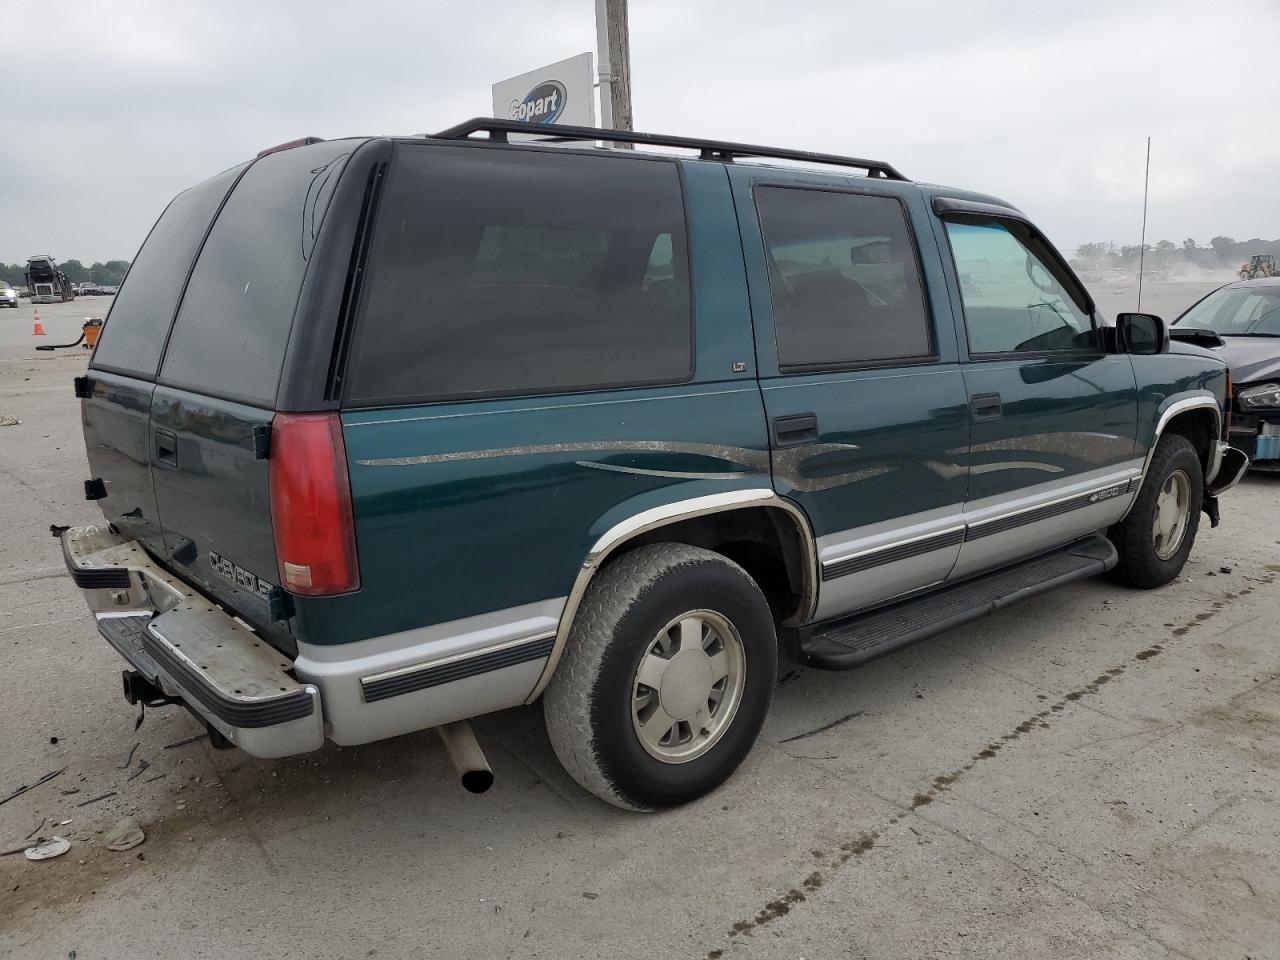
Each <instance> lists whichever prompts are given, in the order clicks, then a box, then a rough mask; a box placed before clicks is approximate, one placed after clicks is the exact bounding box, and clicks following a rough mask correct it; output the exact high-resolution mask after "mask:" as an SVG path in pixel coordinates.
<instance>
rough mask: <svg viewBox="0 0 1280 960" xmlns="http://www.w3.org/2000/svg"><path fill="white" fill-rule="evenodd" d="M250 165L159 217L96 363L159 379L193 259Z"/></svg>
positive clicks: (187, 195)
mask: <svg viewBox="0 0 1280 960" xmlns="http://www.w3.org/2000/svg"><path fill="white" fill-rule="evenodd" d="M245 166H246V165H245V164H243V163H242V164H240V166H238V167H232V168H231V169H230V170H226V171H224V172H222V173H220V174H218V175H217V176H216V177H212V178H210V179H208V180H206V181H205V182H204V183H202V184H199V185H198V186H194V187H192V188H191V189H190V190H187V191H186V192H184V193H180V194H178V196H177V197H175V198H174V200H173V201H172V202H171V203H170V204H169V206H168V208H167V209H166V210H165V212H164V213H162V214H161V215H160V219H159V220H158V221H156V225H155V226H154V227H152V229H151V233H150V234H149V235H148V236H147V239H146V240H145V241H143V244H142V249H141V250H139V251H138V255H137V256H136V257H134V259H133V265H132V266H131V267H130V268H129V276H128V282H127V283H125V284H124V286H122V287H121V288H120V292H119V294H117V296H116V299H115V301H114V302H113V303H112V305H111V312H110V313H109V314H107V325H106V326H105V327H104V328H103V330H102V336H101V338H100V339H99V340H98V348H97V350H96V351H95V352H94V355H93V365H94V366H95V367H103V368H108V369H111V370H117V371H119V372H121V373H127V374H133V375H135V376H140V377H145V378H147V379H152V378H154V377H155V375H156V367H157V366H158V365H159V363H160V353H161V351H163V350H164V339H165V337H166V336H167V335H168V333H169V325H170V324H171V323H173V313H174V311H175V310H176V309H177V307H178V297H179V296H181V295H182V285H183V284H184V283H186V280H187V274H189V273H190V272H191V262H192V261H193V260H195V258H196V253H197V252H198V251H199V249H200V241H201V240H203V239H204V235H205V231H207V230H208V229H209V222H210V221H211V220H213V216H214V214H215V213H217V212H218V205H219V204H221V203H222V198H223V197H225V196H226V195H227V191H228V190H229V189H231V185H232V184H233V183H235V180H236V177H238V176H239V175H240V173H241V172H242V171H243V170H244V168H245ZM41 265H42V266H46V267H47V264H41ZM36 266H37V264H36V263H35V262H34V261H33V262H32V267H33V268H34V267H36Z"/></svg>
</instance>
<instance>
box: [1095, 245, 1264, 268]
mask: <svg viewBox="0 0 1280 960" xmlns="http://www.w3.org/2000/svg"><path fill="white" fill-rule="evenodd" d="M1143 253H1144V248H1143V247H1142V246H1140V245H1139V244H1136V243H1135V244H1132V245H1117V244H1114V243H1082V244H1080V246H1079V247H1077V248H1076V252H1075V256H1074V257H1072V258H1071V265H1072V266H1073V267H1075V268H1076V269H1077V270H1108V269H1122V270H1133V271H1137V269H1138V260H1139V258H1140V256H1141V255H1142V254H1143ZM1268 253H1269V254H1272V255H1273V256H1275V257H1280V240H1259V239H1256V238H1255V239H1253V240H1233V239H1232V238H1231V237H1214V238H1213V239H1212V240H1210V241H1209V245H1208V246H1207V247H1202V246H1200V245H1199V244H1198V243H1196V241H1195V240H1193V239H1191V238H1190V237H1188V238H1187V239H1186V240H1183V241H1182V243H1180V244H1175V243H1173V242H1172V241H1170V240H1161V241H1160V242H1159V243H1155V244H1151V243H1148V244H1147V245H1146V247H1145V257H1144V258H1143V259H1144V260H1145V267H1146V269H1148V270H1157V271H1158V270H1166V271H1177V270H1180V269H1186V268H1188V267H1189V268H1192V269H1201V270H1222V269H1227V268H1229V269H1231V270H1235V269H1237V268H1238V267H1239V266H1240V264H1242V263H1244V262H1245V261H1246V260H1248V259H1249V257H1251V256H1255V255H1257V254H1268Z"/></svg>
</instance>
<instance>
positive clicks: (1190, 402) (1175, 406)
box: [1142, 390, 1222, 486]
mask: <svg viewBox="0 0 1280 960" xmlns="http://www.w3.org/2000/svg"><path fill="white" fill-rule="evenodd" d="M1201 409H1204V410H1212V411H1213V419H1214V423H1215V424H1216V428H1215V429H1214V431H1213V437H1212V438H1211V442H1210V445H1209V463H1208V464H1206V465H1205V472H1204V482H1205V486H1208V485H1209V483H1210V482H1212V481H1213V479H1214V477H1216V476H1217V475H1218V470H1219V469H1220V467H1221V465H1222V450H1221V448H1220V446H1219V443H1218V441H1219V440H1221V439H1222V406H1221V405H1220V404H1219V402H1218V398H1217V397H1215V396H1214V395H1213V394H1212V393H1210V392H1209V391H1208V390H1197V391H1195V392H1194V393H1186V394H1174V395H1173V396H1172V397H1169V398H1167V399H1166V400H1165V402H1164V403H1163V404H1161V406H1160V419H1159V420H1158V421H1156V432H1155V434H1154V435H1153V436H1152V437H1151V446H1150V447H1148V448H1147V455H1146V456H1145V457H1144V458H1143V461H1142V476H1143V477H1144V478H1145V477H1146V475H1147V468H1148V467H1150V466H1151V458H1152V457H1153V456H1155V452H1156V444H1158V443H1159V442H1160V437H1161V435H1162V434H1163V433H1164V429H1165V427H1167V426H1168V425H1169V422H1170V421H1171V420H1173V419H1174V418H1175V417H1177V416H1180V415H1181V414H1184V413H1187V412H1189V411H1191V410H1201Z"/></svg>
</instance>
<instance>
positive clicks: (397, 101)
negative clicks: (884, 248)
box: [0, 0, 1280, 263]
mask: <svg viewBox="0 0 1280 960" xmlns="http://www.w3.org/2000/svg"><path fill="white" fill-rule="evenodd" d="M37 12H40V13H41V14H42V15H43V16H44V17H45V18H47V19H45V20H43V21H40V22H38V21H37V19H36V17H37ZM593 16H594V13H593V2H592V0H540V2H529V0H524V2H520V3H517V2H513V0H479V2H474V3H461V2H457V0H452V2H437V0H416V2H408V0H405V2H389V0H358V2H352V0H342V2H337V0H309V2H292V0H289V2H285V0H270V2H264V0H254V2H249V3H242V2H238V0H219V2H207V3H205V2H194V0H183V2H179V3H175V2H156V3H150V2H130V0H95V2H85V3H79V2H73V0H59V2H58V3H56V4H39V3H32V2H29V0H0V25H3V27H4V34H3V35H4V40H3V43H4V45H5V47H6V49H4V50H3V51H0V76H3V77H4V78H5V82H4V89H5V91H6V93H7V96H6V98H5V103H6V111H5V114H6V115H5V116H4V117H3V125H2V126H0V260H5V261H9V262H13V261H23V260H25V259H26V258H27V257H28V256H30V255H31V254H33V253H50V254H53V255H54V256H55V257H57V258H59V259H69V258H72V257H77V258H79V259H81V260H83V261H84V262H86V263H88V262H91V261H93V260H107V259H112V258H131V257H132V256H133V254H134V252H135V251H136V250H137V247H138V245H139V244H140V243H141V241H142V239H143V237H144V236H145V234H146V231H147V230H148V228H149V227H150V226H151V224H152V222H153V221H154V220H155V218H156V217H157V216H158V215H159V213H160V211H161V210H162V209H163V207H164V205H165V203H166V202H167V201H168V200H169V199H170V198H171V197H172V196H173V195H174V194H175V193H177V192H178V191H180V190H182V189H183V188H185V187H187V186H190V185H191V184H193V183H196V182H198V181H200V180H202V179H204V178H205V177H207V176H209V175H211V174H213V173H215V172H217V171H218V170H221V169H223V168H225V167H228V166H230V165H232V164H233V163H235V162H237V161H239V160H242V159H244V158H246V157H250V156H252V155H253V154H254V153H256V152H257V151H258V150H260V149H262V148H263V147H266V146H269V145H271V144H274V143H278V142H280V141H283V140H289V139H293V138H295V137H299V136H304V135H315V136H320V137H326V138H328V137H338V136H346V135H352V134H364V133H415V132H422V131H426V130H436V129H441V128H443V127H446V126H449V125H451V124H454V123H456V122H458V121H460V120H462V119H465V118H467V117H471V116H474V115H477V114H487V113H489V112H490V108H491V105H490V90H489V87H490V84H491V83H492V82H494V81H495V80H500V79H503V78H505V77H508V76H510V75H512V74H516V73H521V72H524V71H525V70H529V69H532V68H534V67H537V66H540V65H542V64H545V63H549V62H551V61H554V60H559V59H562V58H564V57H567V56H571V55H573V54H576V53H581V52H584V51H587V50H592V49H593V48H594V46H595V32H594V30H595V28H594V20H593ZM46 30H52V31H53V32H54V33H55V34H56V35H57V36H58V37H59V41H58V42H57V43H35V42H33V41H34V37H35V36H36V35H37V34H38V33H39V32H41V31H46ZM1278 56H1280V4H1277V3H1276V2H1274V0H1254V2H1251V3H1233V2H1223V0H1217V2H1209V0H1200V2H1195V3H1179V2H1159V3H1139V2H1124V3H1116V2H1097V3H1094V2H1081V0H1074V2H1070V3H1057V2H1055V3H1041V2H1031V0H1020V2H983V0H964V2H937V3H924V2H916V3H913V2H910V0H897V2H892V3H886V2H884V0H874V2H862V0H786V2H779V0H632V2H631V58H632V82H633V88H634V89H633V100H634V107H635V121H636V127H637V129H641V130H650V131H656V132H662V133H679V134H688V135H697V136H711V137H718V138H724V139H733V140H745V141H751V142H761V143H769V144H776V145H782V146H790V147H799V148H806V149H815V150H825V151H832V152H844V153H852V154H856V155H860V156H867V157H873V158H877V159H885V160H889V161H891V162H893V163H894V164H895V165H896V166H897V167H898V168H899V169H900V170H902V171H903V172H904V173H906V174H907V176H909V177H912V178H914V179H919V180H928V181H932V182H941V183H947V184H952V185H956V186H964V187H969V188H972V189H978V190H983V191H987V192H990V193H995V194H998V195H1000V196H1002V197H1005V198H1006V199H1008V200H1010V201H1012V202H1013V203H1015V204H1017V205H1018V206H1020V207H1022V208H1023V209H1024V210H1025V211H1026V212H1027V213H1029V214H1030V215H1031V216H1032V217H1033V218H1034V219H1036V220H1037V221H1038V222H1039V223H1040V224H1041V226H1042V227H1043V228H1044V229H1045V230H1046V232H1047V233H1048V234H1049V235H1050V237H1051V238H1053V239H1054V240H1055V241H1056V242H1057V243H1058V245H1059V246H1061V247H1063V248H1072V247H1074V246H1075V245H1076V244H1078V243H1081V242H1084V241H1088V240H1112V241H1115V242H1117V243H1136V242H1137V239H1138V232H1139V228H1140V225H1141V201H1142V167H1143V151H1144V149H1145V137H1146V136H1147V135H1148V134H1150V135H1151V136H1152V138H1153V144H1152V154H1151V211H1150V220H1149V225H1148V231H1147V236H1148V240H1150V241H1154V240H1159V239H1170V240H1174V241H1177V242H1180V241H1181V240H1182V239H1183V238H1185V237H1194V238H1195V239H1196V240H1198V241H1199V242H1200V243H1201V244H1202V245H1203V244H1205V243H1206V242H1207V241H1208V240H1209V238H1210V237H1211V236H1214V235H1216V234H1225V235H1227V236H1232V237H1235V238H1236V239H1248V238H1250V237H1264V238H1275V237H1280V124H1277V123H1276V122H1275V115H1276V112H1277V100H1278V99H1280V80H1278V79H1277V75H1276V72H1275V63H1276V62H1277V57H1278Z"/></svg>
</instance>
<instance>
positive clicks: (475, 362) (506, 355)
mask: <svg viewBox="0 0 1280 960" xmlns="http://www.w3.org/2000/svg"><path fill="white" fill-rule="evenodd" d="M686 248H687V244H686V236H685V221H684V206H683V200H682V195H681V189H680V179H679V172H678V170H677V168H676V165H675V164H674V163H673V162H670V161H666V160H646V159H640V158H625V159H624V158H618V157H591V156H583V155H581V154H572V153H561V152H557V151H536V150H519V149H492V148H484V147H480V148H472V147H442V146H431V145H417V144H402V145H401V146H400V147H399V149H398V156H397V158H396V161H395V164H394V166H393V171H392V175H391V179H390V182H389V183H388V185H387V189H386V191H385V193H384V195H383V198H382V202H381V205H380V210H379V214H378V225H377V229H376V232H375V238H374V243H373V247H372V251H371V255H370V271H369V277H370V280H369V283H370V290H369V295H368V299H367V303H366V305H365V308H364V313H363V316H362V317H361V320H360V331H359V334H358V341H357V346H356V350H355V354H354V357H353V360H352V364H351V366H352V369H351V370H350V371H349V374H348V383H349V384H350V387H349V392H350V398H351V399H352V400H353V401H354V402H356V403H360V404H366V405H372V404H379V403H393V402H406V401H415V400H430V399H443V398H468V397H481V396H504V395H508V396H509V395H516V394H534V393H546V392H551V391H556V392H559V391H569V390H584V389H592V388H600V387H609V386H629V385H638V384H646V383H648V384H652V383H671V382H678V381H681V380H685V379H687V378H688V377H689V376H690V375H691V374H692V328H691V318H690V296H689V264H688V254H687V252H686Z"/></svg>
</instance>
